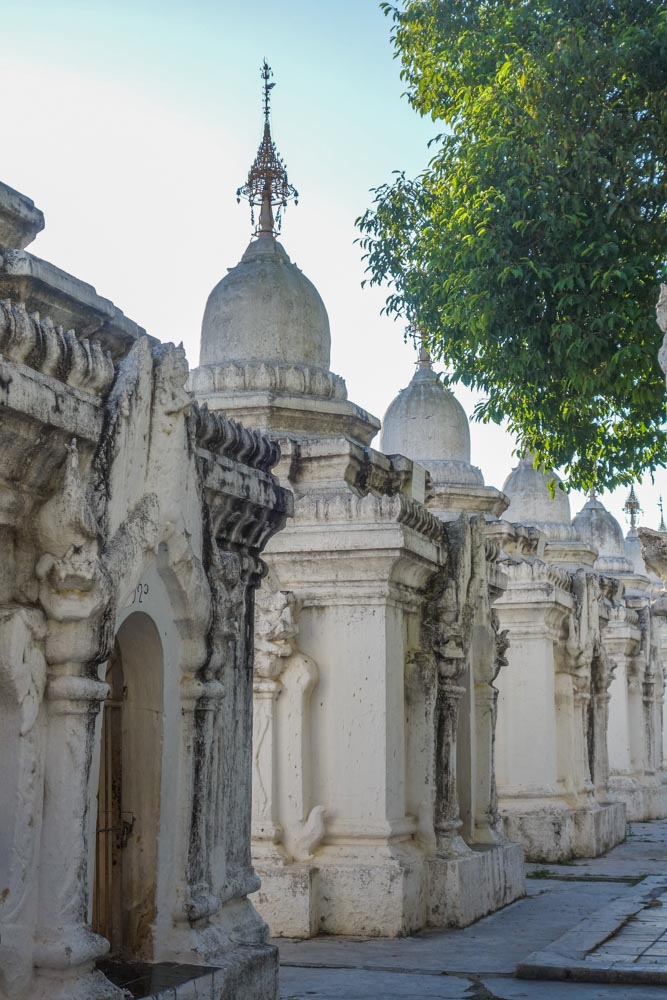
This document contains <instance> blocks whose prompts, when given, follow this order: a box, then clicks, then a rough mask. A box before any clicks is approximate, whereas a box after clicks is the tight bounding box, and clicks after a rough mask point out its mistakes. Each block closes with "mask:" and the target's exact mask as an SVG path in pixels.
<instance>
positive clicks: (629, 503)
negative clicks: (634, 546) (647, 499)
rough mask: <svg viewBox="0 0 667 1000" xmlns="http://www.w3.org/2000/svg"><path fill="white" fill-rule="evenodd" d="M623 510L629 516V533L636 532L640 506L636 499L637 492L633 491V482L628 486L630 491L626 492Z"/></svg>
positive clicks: (633, 533) (634, 533)
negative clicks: (626, 496) (626, 497)
mask: <svg viewBox="0 0 667 1000" xmlns="http://www.w3.org/2000/svg"><path fill="white" fill-rule="evenodd" d="M623 510H624V511H626V513H627V514H628V515H629V517H630V534H631V535H636V534H637V515H638V514H639V513H640V512H641V507H640V506H639V500H638V499H637V494H636V493H635V487H634V484H633V485H632V486H631V487H630V493H629V494H628V499H627V500H626V501H625V505H624V507H623Z"/></svg>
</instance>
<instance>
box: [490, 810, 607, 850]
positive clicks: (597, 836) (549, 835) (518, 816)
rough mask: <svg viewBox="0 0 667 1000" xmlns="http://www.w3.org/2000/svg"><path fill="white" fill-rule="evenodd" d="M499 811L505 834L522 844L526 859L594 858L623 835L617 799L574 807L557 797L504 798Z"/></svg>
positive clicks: (509, 838)
mask: <svg viewBox="0 0 667 1000" xmlns="http://www.w3.org/2000/svg"><path fill="white" fill-rule="evenodd" d="M500 814H501V818H502V822H503V830H504V833H505V836H506V837H507V838H508V840H514V841H518V842H519V843H520V844H522V845H523V848H524V852H525V855H526V861H531V862H543V861H547V862H552V863H553V862H556V863H558V862H566V861H569V860H571V859H572V858H595V857H597V856H598V855H600V854H604V853H605V852H606V851H608V850H610V849H611V848H612V847H615V845H616V844H620V843H621V841H622V840H624V839H625V831H626V816H625V806H624V805H623V803H621V802H610V803H605V804H604V805H598V804H597V803H595V804H593V805H590V806H584V807H581V808H578V809H577V808H570V807H569V806H568V805H567V804H566V803H564V802H562V801H558V800H554V801H552V802H549V801H548V800H545V799H541V800H538V801H535V802H530V801H528V800H504V801H501V804H500Z"/></svg>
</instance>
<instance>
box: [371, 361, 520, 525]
mask: <svg viewBox="0 0 667 1000" xmlns="http://www.w3.org/2000/svg"><path fill="white" fill-rule="evenodd" d="M380 448H381V450H382V451H383V452H384V453H385V454H386V455H406V456H407V457H408V458H411V459H413V461H416V462H418V463H419V464H420V465H422V466H424V468H425V469H426V470H427V471H428V473H429V474H430V477H431V487H432V499H431V502H430V503H429V507H431V509H432V510H433V511H434V512H435V513H438V514H439V515H441V516H445V517H446V516H456V515H457V514H458V513H459V512H461V511H464V510H465V511H469V512H471V513H474V512H477V513H485V514H489V515H496V516H497V515H498V514H500V513H501V512H502V511H503V510H504V509H505V506H506V503H507V501H506V499H505V497H503V496H502V494H501V493H500V492H499V491H498V490H497V489H495V488H494V487H488V486H485V485H484V477H483V476H482V473H481V471H480V470H479V469H478V468H477V467H476V466H474V465H472V464H471V461H470V428H469V425H468V418H467V416H466V413H465V410H464V409H463V407H462V406H461V404H460V403H459V401H458V400H457V399H456V397H455V396H454V394H453V393H452V392H451V390H450V389H448V388H447V387H446V386H444V385H443V384H442V382H441V381H440V380H439V379H438V377H437V375H436V374H435V372H434V371H433V365H432V363H431V359H430V357H429V355H428V352H427V351H426V350H425V349H424V348H422V350H421V351H420V354H419V362H418V366H417V370H416V372H415V374H414V376H413V378H412V380H411V382H410V383H409V385H408V386H406V388H405V389H401V390H400V392H399V393H398V395H397V396H396V397H395V398H394V399H393V401H392V402H391V403H390V404H389V407H388V408H387V412H386V413H385V415H384V419H383V421H382V433H381V436H380Z"/></svg>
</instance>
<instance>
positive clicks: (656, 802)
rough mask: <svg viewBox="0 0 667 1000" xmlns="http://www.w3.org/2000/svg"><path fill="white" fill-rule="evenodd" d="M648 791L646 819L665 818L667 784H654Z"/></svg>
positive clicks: (666, 813) (666, 814) (666, 811)
mask: <svg viewBox="0 0 667 1000" xmlns="http://www.w3.org/2000/svg"><path fill="white" fill-rule="evenodd" d="M647 792H648V801H647V814H646V819H664V818H665V817H666V816H667V784H662V783H661V784H658V785H652V786H650V787H649V788H648V789H647Z"/></svg>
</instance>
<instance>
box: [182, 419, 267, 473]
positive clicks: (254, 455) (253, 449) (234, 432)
mask: <svg viewBox="0 0 667 1000" xmlns="http://www.w3.org/2000/svg"><path fill="white" fill-rule="evenodd" d="M194 416H195V437H196V442H197V445H198V446H199V447H200V448H204V449H206V451H210V452H211V453H212V454H214V455H216V456H218V457H221V458H223V457H224V458H228V459H230V460H231V461H233V462H239V463H240V464H242V465H247V466H249V467H250V468H251V469H259V470H260V471H261V472H270V471H271V469H272V468H273V467H274V466H275V465H277V464H278V462H279V461H280V445H279V444H278V442H277V441H273V440H272V439H271V438H270V437H268V436H267V435H266V434H262V432H261V431H254V430H251V429H250V428H249V427H244V426H243V425H242V424H239V423H238V422H237V421H236V420H231V419H230V418H229V417H226V416H225V415H224V414H223V413H218V412H212V411H211V410H209V408H208V406H207V405H206V403H204V404H203V405H202V406H199V405H197V404H196V403H195V404H194Z"/></svg>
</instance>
